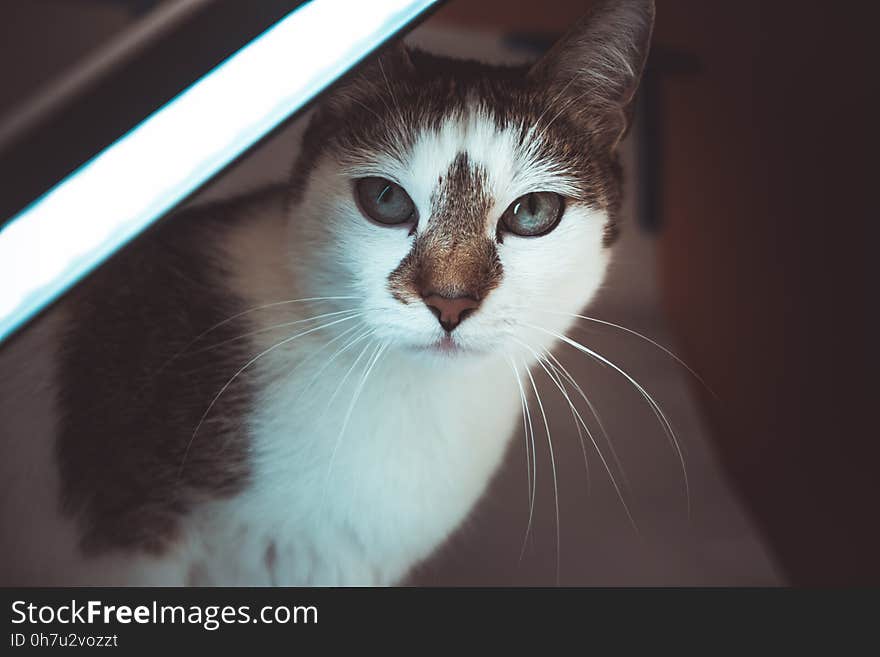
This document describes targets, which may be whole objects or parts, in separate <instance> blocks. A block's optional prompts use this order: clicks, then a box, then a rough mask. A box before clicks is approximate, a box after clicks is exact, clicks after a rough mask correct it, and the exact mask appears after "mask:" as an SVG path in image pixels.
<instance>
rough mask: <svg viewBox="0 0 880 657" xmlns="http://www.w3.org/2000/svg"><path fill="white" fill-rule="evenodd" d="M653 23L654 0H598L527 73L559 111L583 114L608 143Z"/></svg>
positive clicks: (626, 106) (621, 119)
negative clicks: (546, 92) (544, 90)
mask: <svg viewBox="0 0 880 657" xmlns="http://www.w3.org/2000/svg"><path fill="white" fill-rule="evenodd" d="M653 26H654V2H653V0H598V1H596V2H594V3H593V5H592V7H591V9H590V11H589V12H588V13H587V14H586V16H584V17H583V18H582V19H581V20H580V21H578V22H577V23H576V24H575V25H574V27H572V28H571V29H570V30H569V31H568V33H567V34H566V35H565V36H563V37H562V39H560V40H559V41H558V42H557V43H556V44H555V45H554V46H553V47H552V48H551V49H550V51H549V52H548V53H547V54H546V55H545V56H544V57H543V58H542V59H541V60H539V61H538V62H537V63H536V64H535V65H534V66H533V67H532V69H531V71H530V72H529V78H530V79H531V81H532V82H533V83H534V84H536V85H540V86H542V87H545V88H547V89H548V91H549V94H550V95H549V97H550V98H551V99H553V103H554V104H557V105H558V106H559V107H560V111H570V112H572V113H574V114H576V115H578V116H583V117H584V118H585V119H586V120H588V121H589V123H590V127H591V129H592V130H594V131H598V132H599V133H601V135H602V136H603V137H604V138H605V139H606V140H607V143H608V144H609V145H610V146H611V147H612V148H613V147H614V146H616V144H617V143H618V142H619V141H620V139H621V138H622V137H623V136H624V135H625V133H626V130H627V128H628V125H629V122H630V119H631V113H632V105H633V99H634V97H635V94H636V90H637V89H638V84H639V79H640V78H641V74H642V70H643V69H644V66H645V61H646V60H647V57H648V50H649V48H650V43H651V33H652V30H653ZM563 108H564V109H563Z"/></svg>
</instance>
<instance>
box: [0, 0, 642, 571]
mask: <svg viewBox="0 0 880 657" xmlns="http://www.w3.org/2000/svg"><path fill="white" fill-rule="evenodd" d="M653 19H654V6H653V2H651V1H649V0H617V1H603V2H597V3H595V4H594V7H593V8H592V10H591V11H590V12H589V13H588V14H587V15H586V16H585V17H584V18H583V19H581V20H580V21H579V22H578V23H577V24H575V25H574V26H573V27H572V29H571V30H570V31H569V32H568V33H567V34H566V35H565V36H564V37H563V38H562V39H561V40H560V41H559V42H558V43H557V44H556V45H555V46H554V47H553V48H552V49H551V50H550V51H549V52H548V53H547V54H546V55H545V56H544V57H542V58H541V59H540V60H539V61H538V62H536V63H535V64H533V65H531V66H523V67H500V66H489V65H485V64H481V63H478V62H475V61H464V60H461V61H460V60H454V59H448V58H444V57H439V56H435V55H431V54H428V53H425V52H422V51H419V50H411V49H407V48H406V47H405V46H403V45H392V46H390V47H388V48H385V49H384V50H383V52H382V53H381V54H380V55H378V56H377V57H374V58H373V59H371V60H370V61H368V62H366V63H365V64H364V65H363V66H361V67H359V69H358V70H357V71H356V72H355V73H354V74H352V75H351V76H349V77H348V78H346V79H344V80H343V81H342V82H341V83H340V84H338V85H337V86H336V87H335V88H334V89H332V90H331V91H330V92H328V93H327V94H325V96H324V97H322V99H321V101H320V104H319V106H318V107H317V108H316V110H315V112H314V114H313V116H312V118H311V119H310V121H309V124H308V128H307V130H306V132H305V134H304V137H303V141H302V148H301V152H300V154H299V155H298V159H297V161H296V163H295V165H294V167H293V171H292V176H291V179H290V182H289V184H285V185H283V186H272V187H267V188H264V189H259V190H256V191H254V192H252V193H249V194H246V195H244V196H242V197H240V198H237V199H235V200H232V201H224V202H219V203H213V204H211V205H208V206H206V207H198V208H195V209H190V210H184V211H181V212H178V213H176V214H174V215H172V216H171V217H170V218H169V219H168V220H167V221H165V222H164V223H163V224H162V225H161V226H159V227H158V228H156V229H155V230H153V231H152V232H151V233H150V234H148V235H146V236H144V237H143V238H141V239H140V240H138V241H137V242H136V243H135V244H133V245H131V246H129V247H128V248H126V249H124V250H123V251H122V252H121V253H119V254H117V255H116V256H114V257H113V258H111V259H110V260H109V261H108V262H107V263H105V265H104V266H102V267H101V268H100V269H99V270H98V271H97V272H96V273H94V274H93V275H92V276H91V277H90V278H89V279H88V280H87V281H85V282H84V283H83V284H81V285H80V286H79V287H78V288H76V289H75V290H74V291H73V292H71V293H70V294H69V296H68V297H67V298H66V299H65V300H64V302H63V303H61V304H60V305H59V306H57V307H56V308H55V309H53V310H51V311H50V312H49V313H47V315H46V316H45V317H43V318H41V319H40V321H39V322H37V323H35V324H34V325H33V326H31V327H30V328H29V329H28V330H27V331H26V332H24V333H23V334H22V335H20V336H18V337H17V338H16V339H15V340H14V341H13V342H12V343H11V344H10V345H6V346H5V348H4V349H3V350H2V352H0V365H2V371H3V372H4V380H3V382H2V383H0V417H2V420H0V422H2V424H0V429H2V433H3V437H2V445H3V452H4V458H3V465H2V466H0V476H2V479H0V486H2V491H0V493H2V495H0V511H2V522H3V535H2V536H3V537H2V544H0V554H2V555H3V558H2V566H0V569H2V570H0V575H2V581H3V583H4V584H90V585H94V584H104V585H108V584H109V585H238V584H246V585H276V584H277V585H393V584H397V583H400V582H401V581H402V580H403V579H404V578H405V577H406V576H407V574H408V573H409V572H410V571H411V570H412V569H413V567H415V566H416V565H418V564H419V563H421V562H422V561H424V560H425V559H426V558H427V557H428V556H429V555H431V554H432V552H434V551H435V550H436V548H437V547H438V546H439V545H441V544H442V543H443V542H444V540H445V539H446V538H447V537H449V536H450V534H451V533H452V532H453V531H454V530H455V529H456V528H457V527H458V526H459V525H460V524H461V523H462V522H463V520H464V519H465V518H466V517H467V516H468V514H469V512H470V511H471V510H472V509H473V507H474V505H475V504H476V502H477V501H478V500H479V499H480V497H481V496H482V495H483V493H484V492H485V490H486V488H487V486H488V484H489V482H490V480H491V478H492V476H493V474H494V473H495V471H496V470H497V469H498V467H499V464H500V462H501V460H502V457H503V455H504V454H505V451H506V449H507V446H508V443H509V441H510V437H511V435H512V434H513V432H514V428H515V425H516V423H517V422H518V421H519V420H520V413H521V400H522V399H523V398H524V397H525V396H526V395H527V394H528V392H529V390H530V389H531V386H533V385H534V383H533V381H531V380H530V379H531V373H530V369H529V368H531V367H533V366H534V365H535V364H536V362H537V358H538V355H539V354H541V353H543V352H545V351H546V350H548V349H550V348H552V347H553V345H554V344H555V343H556V342H557V341H558V339H560V337H562V336H564V334H565V332H566V331H567V330H568V329H569V328H570V325H571V321H572V319H571V313H577V312H579V311H580V310H581V309H582V308H583V307H585V306H586V305H587V304H588V303H589V301H590V300H591V299H592V297H593V296H594V294H595V293H596V291H597V290H598V288H599V286H600V285H601V283H602V281H603V277H604V275H605V272H606V270H607V267H608V263H609V259H610V254H611V246H612V244H613V242H614V238H615V236H616V234H617V228H618V226H617V222H618V211H619V206H620V202H621V194H622V192H621V187H622V180H621V168H620V165H619V163H618V156H617V146H618V144H619V142H620V140H621V138H622V137H623V136H624V135H625V133H626V131H627V128H628V125H629V122H630V118H631V113H632V108H633V99H634V96H635V93H636V90H637V87H638V82H639V78H640V76H641V72H642V70H643V68H644V65H645V60H646V58H647V53H648V49H649V43H650V38H651V32H652V27H653ZM83 219H85V218H83ZM548 309H549V311H548Z"/></svg>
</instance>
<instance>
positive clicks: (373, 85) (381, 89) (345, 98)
mask: <svg viewBox="0 0 880 657" xmlns="http://www.w3.org/2000/svg"><path fill="white" fill-rule="evenodd" d="M414 71H415V68H414V66H413V63H412V60H411V59H410V56H409V51H408V50H407V48H406V46H405V45H404V43H403V41H401V40H397V41H394V42H393V43H390V44H388V45H386V46H385V47H383V48H382V49H381V50H380V51H379V52H378V53H375V54H373V55H370V56H369V57H368V58H367V59H365V60H364V61H363V62H361V64H359V65H358V66H357V67H356V68H355V69H354V70H353V71H352V72H351V73H350V74H349V75H348V76H346V77H345V79H343V81H342V82H341V83H340V84H339V86H338V87H337V88H336V89H334V90H333V91H331V92H330V93H329V94H328V95H327V97H326V98H325V99H324V100H323V101H322V105H323V106H324V107H325V108H328V109H329V110H330V111H332V112H334V113H339V114H345V113H346V112H347V111H348V110H349V109H351V108H352V106H353V105H357V104H360V103H364V102H366V101H367V100H368V99H370V98H375V97H376V96H377V95H380V96H384V95H386V94H388V93H389V89H390V87H391V84H392V82H394V81H399V80H402V79H406V78H407V77H409V76H410V75H412V73H413V72H414Z"/></svg>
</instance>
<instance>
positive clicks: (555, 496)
mask: <svg viewBox="0 0 880 657" xmlns="http://www.w3.org/2000/svg"><path fill="white" fill-rule="evenodd" d="M526 374H528V376H529V381H531V382H532V390H534V391H535V399H536V400H537V401H538V408H540V409H541V417H542V419H543V420H544V430H545V431H546V432H547V448H548V449H549V451H550V466H551V468H552V470H553V504H554V506H555V509H556V583H557V584H559V573H560V553H561V546H560V540H561V531H560V528H559V485H558V482H557V480H556V457H555V456H554V454H553V441H552V440H551V438H550V424H549V423H548V422H547V414H546V413H545V412H544V404H543V403H541V395H540V394H538V386H537V385H535V379H534V377H533V376H532V373H531V371H529V369H528V368H526Z"/></svg>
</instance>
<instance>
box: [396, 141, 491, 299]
mask: <svg viewBox="0 0 880 657" xmlns="http://www.w3.org/2000/svg"><path fill="white" fill-rule="evenodd" d="M491 208H492V197H491V196H490V194H489V191H488V189H487V180H486V171H485V170H484V169H483V168H482V167H481V166H478V165H475V164H473V163H472V162H471V161H470V159H469V158H468V156H467V154H466V153H459V154H458V156H456V158H455V160H453V162H452V164H451V165H450V167H449V170H448V171H447V172H446V174H445V175H443V176H441V177H440V178H439V179H438V181H437V187H436V188H435V190H434V193H433V194H432V196H431V216H430V217H429V218H428V219H427V224H426V225H425V226H424V228H423V229H422V231H420V233H419V234H418V236H417V237H416V240H415V242H414V243H413V248H412V250H411V251H410V252H409V254H408V255H407V256H406V257H405V258H404V259H403V261H401V263H400V265H398V267H397V268H396V269H395V270H394V271H393V272H392V273H391V275H390V276H389V277H388V285H389V289H390V290H391V293H392V294H393V295H394V296H395V298H397V299H398V300H400V301H402V302H404V303H408V302H409V301H410V300H414V299H418V298H420V297H424V296H428V295H431V294H439V295H441V296H445V297H462V296H466V297H471V298H473V299H476V300H481V299H483V298H484V297H485V296H486V295H487V294H488V293H489V292H490V291H491V290H492V289H494V288H495V287H497V286H498V284H499V283H500V282H501V274H502V268H501V261H500V260H499V259H498V252H497V251H496V249H495V242H494V240H493V239H492V238H491V237H489V236H488V235H487V231H486V218H487V215H488V213H489V211H490V209H491Z"/></svg>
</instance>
